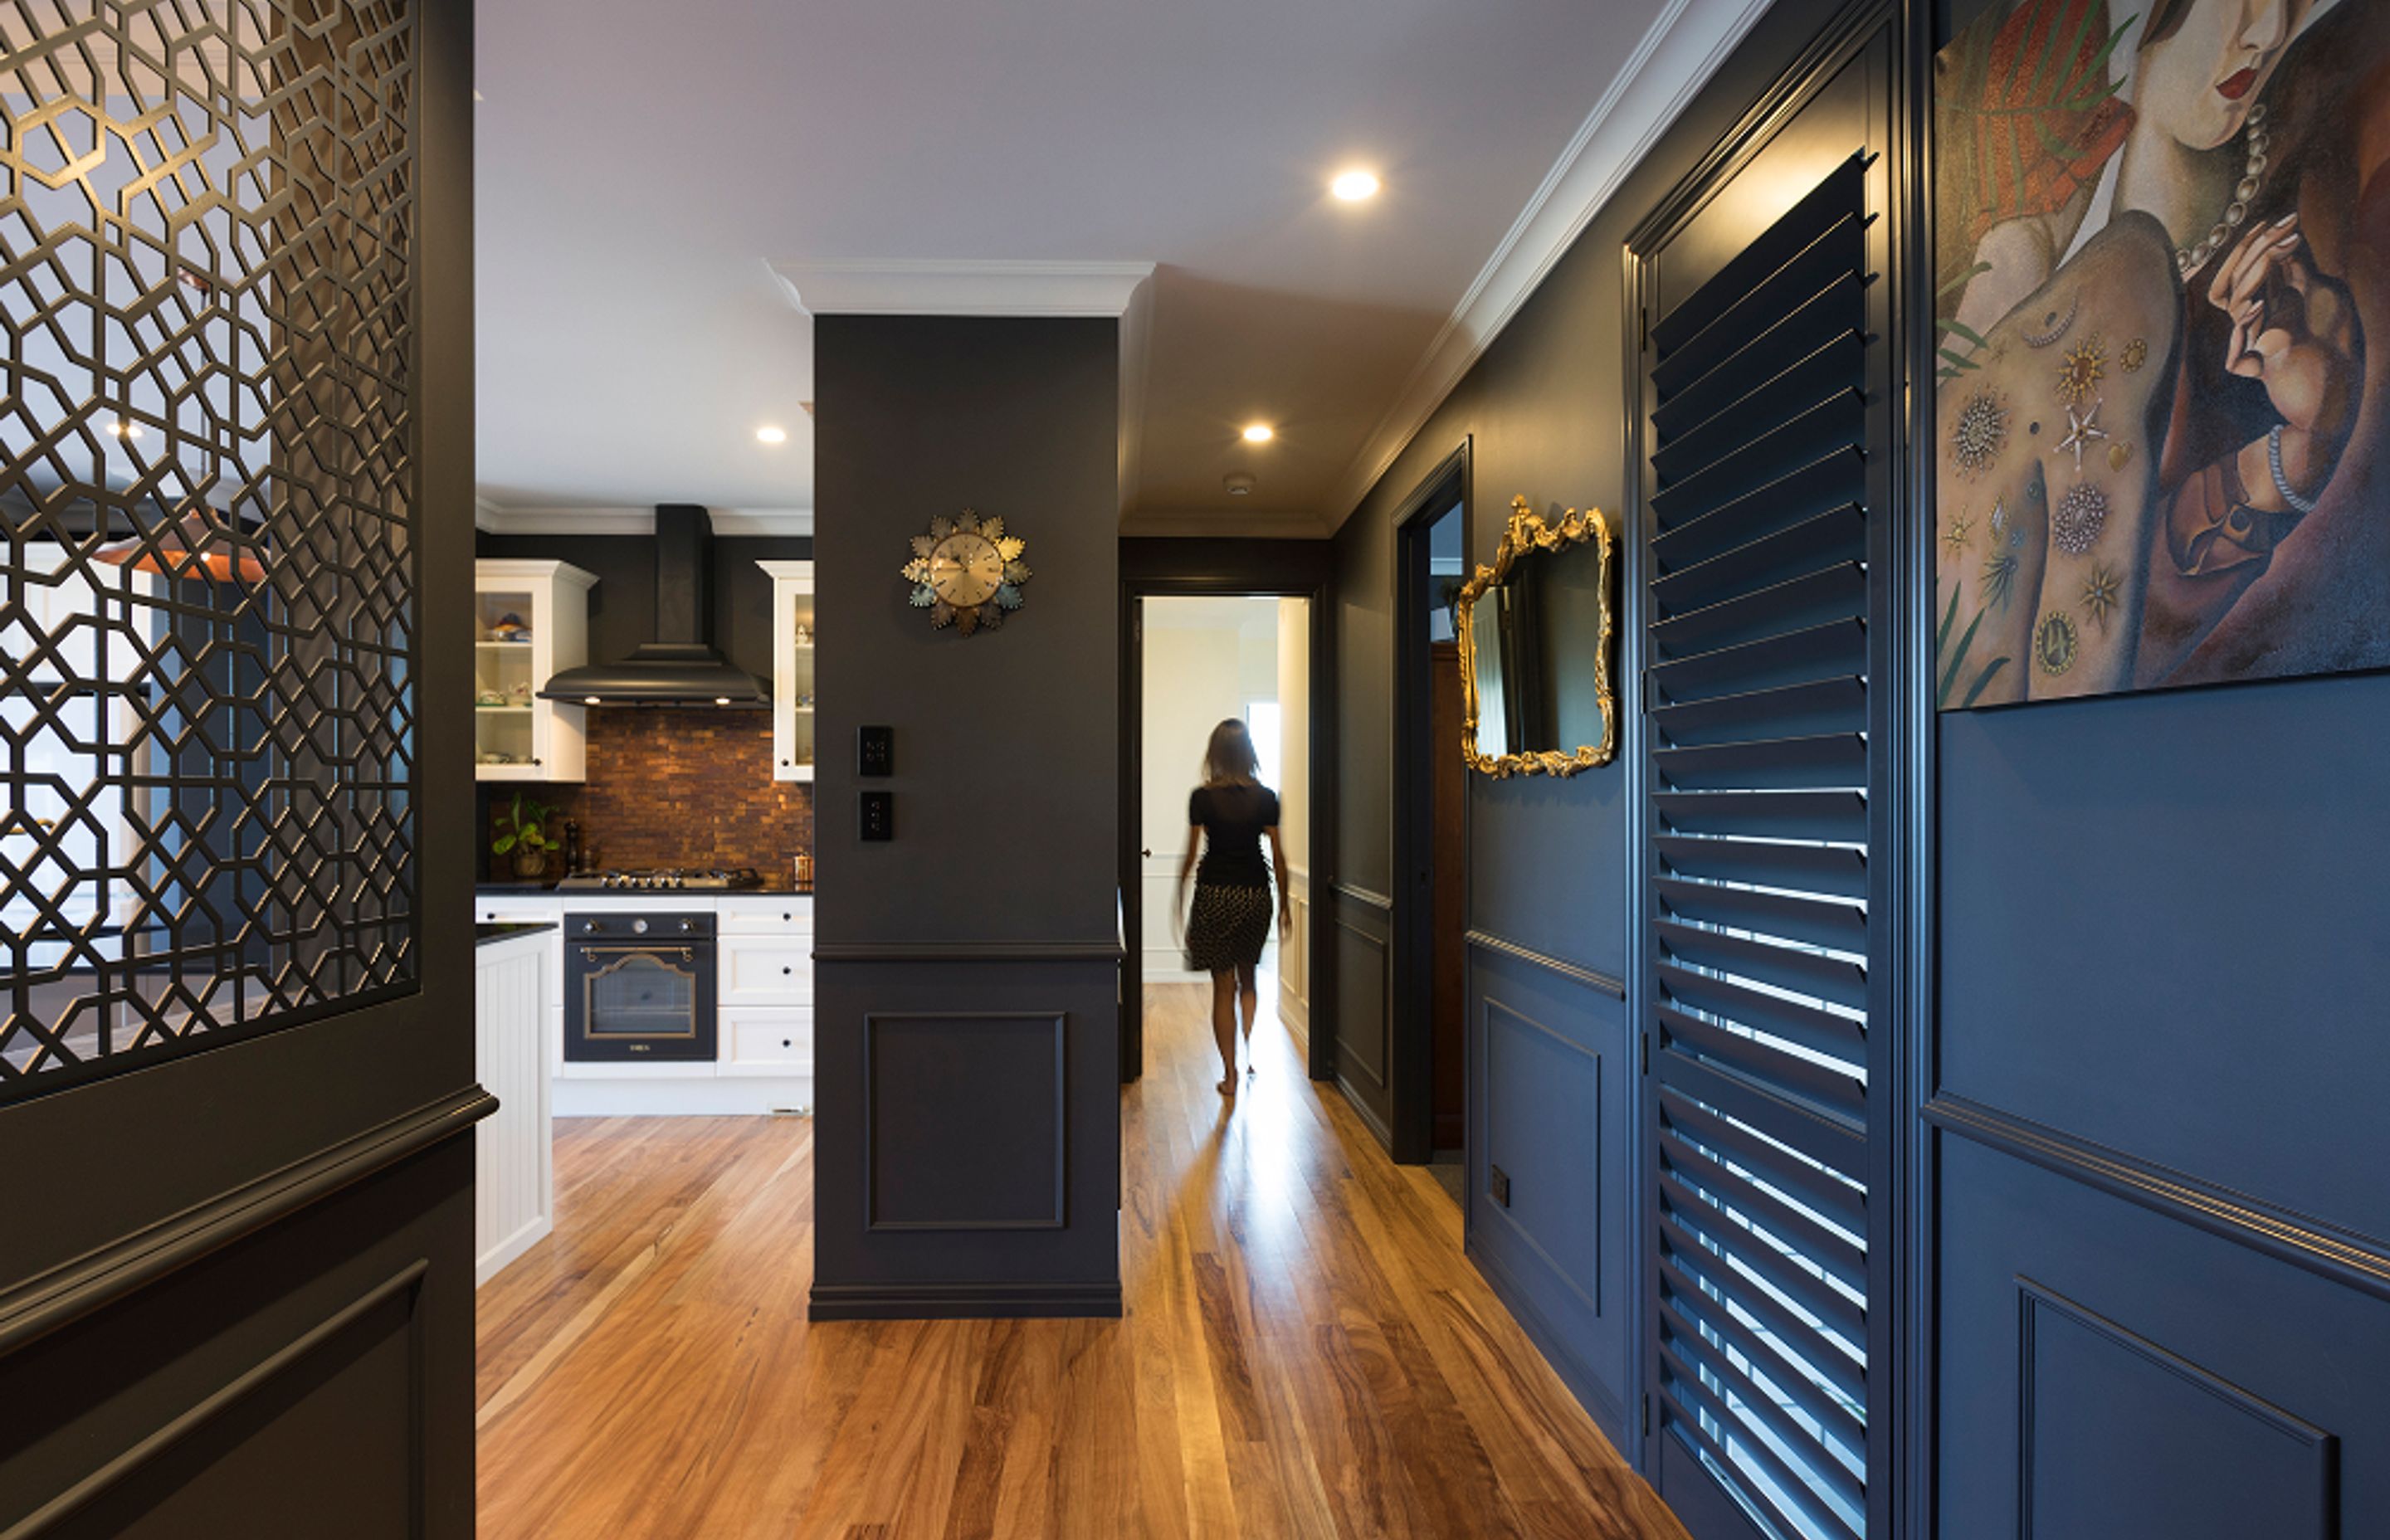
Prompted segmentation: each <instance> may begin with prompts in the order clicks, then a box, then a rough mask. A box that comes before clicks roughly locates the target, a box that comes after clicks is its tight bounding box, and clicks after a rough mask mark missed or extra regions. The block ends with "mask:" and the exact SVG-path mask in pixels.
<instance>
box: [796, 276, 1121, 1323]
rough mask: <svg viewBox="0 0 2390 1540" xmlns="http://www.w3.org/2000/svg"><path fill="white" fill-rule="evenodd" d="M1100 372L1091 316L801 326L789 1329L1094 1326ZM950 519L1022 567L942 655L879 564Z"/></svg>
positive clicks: (1112, 819)
mask: <svg viewBox="0 0 2390 1540" xmlns="http://www.w3.org/2000/svg"><path fill="white" fill-rule="evenodd" d="M1119 356H1120V343H1119V327H1118V323H1116V322H1115V321H1112V320H1109V319H1083V318H1071V319H1014V318H996V317H962V318H957V317H914V316H875V315H827V316H823V317H821V318H819V319H818V320H817V322H816V331H815V390H816V397H817V403H818V404H817V406H816V455H817V463H818V477H819V481H818V506H819V510H820V511H819V522H818V525H817V529H816V536H815V546H814V551H815V560H816V576H817V580H818V616H819V626H820V631H819V634H820V637H821V641H820V647H821V651H820V654H819V660H820V669H821V673H820V677H821V681H822V687H821V715H820V718H819V724H820V727H821V733H822V737H821V743H822V751H821V764H820V768H819V772H818V773H819V776H820V778H819V780H818V782H817V783H816V784H817V788H818V799H817V802H816V857H817V860H818V863H819V864H818V867H817V877H818V889H817V892H818V894H819V898H818V905H817V908H818V915H819V920H818V930H817V932H816V934H817V938H818V948H819V951H818V956H817V957H816V1023H815V1029H816V1064H817V1070H818V1106H817V1117H816V1139H817V1141H818V1142H817V1154H816V1178H815V1180H816V1211H817V1214H818V1225H819V1227H818V1231H817V1236H816V1250H815V1259H816V1277H815V1284H814V1294H813V1315H814V1316H815V1318H816V1319H834V1318H848V1317H885V1316H931V1315H1117V1314H1118V1313H1119V1311H1120V1308H1121V1286H1120V1233H1119V1172H1120V1117H1119V1081H1120V1070H1119V967H1120V953H1119V931H1118V925H1117V907H1116V905H1117V902H1118V894H1117V892H1116V889H1117V886H1118V872H1119V858H1118V857H1119V852H1118V797H1119V787H1118V780H1117V776H1118V763H1117V751H1118V745H1117V738H1118V733H1119V677H1118V674H1119V669H1118V645H1117V637H1116V635H1115V629H1116V626H1117V622H1118V614H1119V610H1118V604H1119V589H1118V582H1119V575H1118V574H1119V523H1120V517H1119V515H1120V501H1119V494H1118V483H1117V453H1118V451H1117V444H1118V406H1117V402H1118V398H1119V373H1120V366H1119ZM966 507H970V508H975V509H977V510H978V512H979V513H980V514H981V515H982V516H983V517H991V516H992V517H997V518H1001V519H1003V520H1005V523H1006V525H1007V530H1008V533H1010V534H1012V535H1016V536H1018V537H1020V538H1022V539H1023V540H1025V541H1026V542H1027V543H1028V548H1027V550H1026V551H1025V553H1024V554H1023V557H1022V559H1023V560H1025V561H1026V562H1027V563H1028V565H1029V567H1030V570H1031V572H1032V574H1033V575H1032V577H1031V579H1030V581H1029V582H1028V584H1027V585H1026V588H1025V596H1026V602H1025V605H1024V607H1023V608H1022V610H1019V611H1018V612H1017V613H1015V614H1014V615H1012V616H1011V617H1010V618H1009V621H1008V622H1007V623H1006V624H1005V626H1004V627H1003V629H1001V630H1000V631H996V632H993V633H989V632H982V633H980V634H978V635H970V636H962V635H957V634H956V633H955V632H954V631H953V630H951V629H949V630H945V631H932V628H931V625H930V620H929V616H928V614H927V613H926V612H925V611H923V610H917V609H914V608H912V607H911V606H910V604H909V603H908V602H907V596H908V593H909V585H908V584H906V583H905V582H904V581H903V580H902V579H901V578H900V576H899V575H898V571H899V569H900V568H901V567H902V566H903V565H904V564H905V562H906V560H907V559H909V558H910V557H911V555H912V551H911V548H910V546H909V544H908V542H909V541H910V539H911V537H913V536H914V535H917V534H919V533H923V532H924V530H925V529H926V528H927V526H928V524H929V521H930V520H931V519H932V517H935V516H938V515H944V516H945V517H948V518H953V517H955V516H956V515H957V514H959V513H960V512H961V511H962V510H963V509H964V508H966ZM867 724H868V725H886V726H888V727H891V728H893V731H894V741H895V773H894V774H893V776H888V777H885V778H880V779H873V780H869V781H866V780H863V779H861V778H860V777H858V776H857V774H856V764H855V752H854V743H855V735H856V730H857V728H858V727H861V726H863V725H867ZM867 789H869V790H884V791H888V792H891V793H893V797H894V806H895V817H894V838H893V840H891V841H886V842H867V841H864V840H862V839H861V838H860V834H859V815H858V802H859V799H860V795H861V793H862V792H863V791H865V790H867Z"/></svg>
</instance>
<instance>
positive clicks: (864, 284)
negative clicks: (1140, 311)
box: [765, 257, 1153, 316]
mask: <svg viewBox="0 0 2390 1540" xmlns="http://www.w3.org/2000/svg"><path fill="white" fill-rule="evenodd" d="M765 266H767V267H769V268H770V269H771V271H772V276H773V277H775V278H776V279H777V280H778V281H779V284H780V288H781V289H783V290H784V291H786V293H787V294H788V296H789V301H790V303H792V304H794V305H795V306H796V307H797V308H798V309H799V310H802V311H803V312H804V313H805V314H808V315H1091V316H1102V315H1109V316H1118V315H1120V314H1124V312H1126V311H1127V309H1128V307H1129V304H1130V302H1132V301H1134V300H1135V299H1136V298H1137V290H1138V289H1141V288H1143V287H1144V285H1145V284H1146V282H1147V280H1149V279H1150V278H1151V277H1152V276H1153V263H1150V262H947V261H938V260H922V259H907V258H893V257H891V258H877V259H871V260H867V261H860V262H808V261H803V260H801V259H797V258H782V259H779V260H777V261H769V262H766V263H765Z"/></svg>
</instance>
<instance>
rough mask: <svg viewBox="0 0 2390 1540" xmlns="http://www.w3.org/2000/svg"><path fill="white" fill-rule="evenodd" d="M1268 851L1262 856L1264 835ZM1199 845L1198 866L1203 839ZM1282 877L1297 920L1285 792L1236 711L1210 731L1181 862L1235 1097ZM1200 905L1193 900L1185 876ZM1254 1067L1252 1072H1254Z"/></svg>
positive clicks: (1194, 947) (1198, 964)
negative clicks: (1283, 832)
mask: <svg viewBox="0 0 2390 1540" xmlns="http://www.w3.org/2000/svg"><path fill="white" fill-rule="evenodd" d="M1264 835H1267V836H1269V845H1270V853H1269V857H1268V859H1267V861H1266V862H1265V860H1264V859H1263V856H1262V836H1264ZM1199 839H1200V841H1201V851H1202V856H1203V861H1202V866H1201V868H1200V869H1199V868H1198V867H1197V866H1196V862H1195V856H1196V851H1197V847H1198V841H1199ZM1273 872H1275V873H1276V874H1277V877H1278V927H1279V934H1280V935H1284V934H1285V933H1286V932H1287V931H1288V930H1290V929H1291V927H1292V925H1293V920H1294V916H1293V911H1292V909H1291V907H1290V906H1289V904H1288V902H1287V895H1286V846H1285V845H1283V844H1281V843H1279V837H1278V793H1277V792H1275V791H1273V790H1271V789H1269V788H1268V787H1266V786H1264V785H1263V784H1262V783H1261V762H1260V760H1259V759H1258V758H1256V757H1255V756H1254V753H1253V735H1252V734H1251V733H1249V732H1247V731H1246V730H1245V725H1244V724H1243V723H1241V722H1240V721H1238V720H1237V719H1236V718H1235V717H1233V716H1232V717H1230V718H1228V720H1227V721H1226V722H1223V723H1221V724H1220V725H1218V726H1216V727H1214V728H1213V729H1212V742H1211V746H1210V747H1209V748H1207V749H1205V750H1204V751H1203V784H1202V785H1201V786H1199V787H1197V788H1196V789H1195V790H1194V794H1193V795H1191V796H1189V798H1188V799H1187V854H1186V857H1185V858H1184V859H1183V860H1181V861H1180V862H1179V863H1178V905H1179V909H1180V912H1181V913H1183V914H1185V915H1186V917H1187V963H1188V966H1189V967H1190V968H1194V969H1200V970H1201V971H1203V972H1205V973H1209V974H1210V975H1212V1032H1213V1034H1214V1036H1215V1037H1217V1038H1218V1039H1219V1044H1220V1066H1221V1071H1222V1073H1221V1077H1220V1094H1221V1095H1222V1096H1227V1097H1232V1096H1235V1095H1236V1094H1237V1012H1238V1007H1240V1006H1241V1007H1243V1011H1244V1020H1245V1058H1246V1059H1247V1061H1248V1064H1250V1061H1251V1060H1252V1058H1253V1017H1254V1015H1255V1014H1256V1013H1257V1012H1258V1011H1259V1010H1260V1009H1261V988H1260V985H1259V983H1258V982H1257V981H1256V980H1255V978H1254V973H1255V971H1256V970H1257V969H1259V968H1260V967H1261V961H1262V948H1263V947H1264V946H1266V945H1267V944H1268V943H1269V928H1270V877H1271V874H1272V873H1273ZM1190 875H1191V876H1193V877H1194V879H1195V902H1194V905H1193V906H1192V907H1191V908H1190V907H1189V905H1188V903H1187V879H1188V878H1189V876H1190ZM1246 1073H1248V1074H1250V1073H1252V1070H1251V1069H1250V1068H1248V1069H1247V1071H1246Z"/></svg>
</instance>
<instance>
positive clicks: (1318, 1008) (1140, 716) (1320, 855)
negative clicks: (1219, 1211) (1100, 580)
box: [1120, 542, 1336, 1083]
mask: <svg viewBox="0 0 2390 1540" xmlns="http://www.w3.org/2000/svg"><path fill="white" fill-rule="evenodd" d="M1256 544H1266V542H1256ZM1332 586H1333V585H1332V584H1331V582H1330V579H1329V578H1327V577H1326V576H1324V575H1323V576H1321V577H1319V578H1317V579H1316V580H1312V579H1292V580H1283V581H1279V582H1276V583H1273V582H1271V581H1269V580H1267V579H1266V578H1258V577H1254V576H1250V575H1241V574H1239V573H1236V572H1228V571H1220V572H1210V573H1191V574H1176V575H1170V576H1136V577H1124V578H1122V579H1121V596H1120V606H1121V618H1120V639H1121V669H1120V679H1121V684H1120V688H1121V709H1120V720H1121V735H1120V739H1121V741H1120V765H1121V770H1120V774H1121V781H1120V784H1121V794H1120V820H1121V822H1120V908H1121V1079H1122V1081H1123V1082H1124V1083H1125V1082H1127V1081H1132V1080H1135V1079H1137V1077H1138V1076H1139V1075H1141V1074H1143V1073H1144V1072H1145V943H1144V935H1145V868H1144V863H1143V860H1142V858H1141V856H1140V852H1141V851H1142V850H1143V849H1144V848H1145V847H1144V846H1143V844H1142V843H1141V841H1142V840H1143V838H1144V830H1143V824H1144V818H1145V796H1144V777H1145V631H1144V627H1143V625H1142V624H1141V623H1140V622H1141V619H1142V615H1143V610H1141V608H1140V606H1141V605H1142V603H1143V601H1145V600H1146V599H1149V598H1169V597H1177V598H1241V597H1277V598H1299V599H1308V600H1309V601H1310V602H1311V778H1310V787H1309V796H1310V813H1311V819H1310V824H1311V841H1310V845H1311V848H1310V849H1309V850H1306V851H1302V852H1298V853H1295V854H1294V857H1292V858H1299V859H1301V860H1303V861H1304V863H1305V865H1306V867H1307V869H1308V870H1309V872H1310V881H1311V892H1312V902H1311V922H1310V927H1309V930H1307V932H1306V933H1305V934H1304V958H1305V961H1306V963H1307V964H1308V965H1309V966H1310V969H1311V993H1310V1002H1309V1007H1308V1009H1309V1025H1308V1026H1307V1027H1305V1029H1304V1037H1305V1039H1306V1041H1307V1042H1308V1043H1309V1045H1310V1052H1309V1056H1308V1059H1309V1062H1308V1065H1307V1071H1308V1073H1309V1074H1310V1076H1311V1078H1312V1079H1314V1080H1328V1079H1331V1078H1333V1076H1334V1075H1335V1073H1336V1032H1335V1023H1336V1008H1335V1006H1336V1002H1335V993H1336V980H1335V970H1334V969H1321V968H1320V967H1319V966H1318V959H1319V958H1320V957H1321V956H1323V955H1324V952H1323V942H1324V939H1325V935H1324V933H1325V931H1326V930H1327V928H1328V926H1329V924H1330V920H1329V918H1328V911H1329V909H1330V905H1327V904H1324V903H1322V902H1321V899H1322V896H1323V894H1324V893H1325V892H1326V890H1328V889H1329V888H1330V887H1331V886H1332V885H1333V884H1332V880H1331V879H1330V872H1331V871H1332V870H1333V866H1334V851H1335V846H1334V821H1333V820H1332V819H1331V818H1330V817H1329V816H1328V815H1327V814H1328V810H1329V809H1330V808H1332V807H1333V806H1334V805H1335V804H1334V802H1333V799H1334V797H1335V794H1336V627H1335V619H1336V610H1335V605H1334V603H1333V598H1334V595H1333V592H1332ZM1323 1022H1324V1023H1326V1025H1327V1030H1326V1031H1324V1032H1323V1031H1321V1030H1320V1029H1321V1024H1322V1023H1323Z"/></svg>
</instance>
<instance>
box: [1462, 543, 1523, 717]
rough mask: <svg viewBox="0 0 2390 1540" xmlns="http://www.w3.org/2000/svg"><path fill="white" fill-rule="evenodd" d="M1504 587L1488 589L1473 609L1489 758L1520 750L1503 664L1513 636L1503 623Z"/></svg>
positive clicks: (1473, 651) (1473, 658)
mask: <svg viewBox="0 0 2390 1540" xmlns="http://www.w3.org/2000/svg"><path fill="white" fill-rule="evenodd" d="M1502 610H1503V603H1502V590H1501V588H1500V587H1499V586H1498V585H1497V586H1496V587H1493V588H1489V589H1487V590H1486V591H1485V592H1484V594H1482V595H1480V596H1479V597H1478V599H1477V605H1476V608H1475V609H1473V610H1471V611H1470V612H1469V641H1470V666H1471V669H1472V670H1473V671H1474V674H1475V678H1476V685H1477V751H1478V752H1479V753H1481V754H1484V755H1485V756H1486V757H1487V758H1489V759H1499V758H1501V757H1502V756H1503V755H1504V754H1510V753H1515V752H1517V751H1518V747H1519V746H1518V743H1517V742H1516V741H1515V740H1514V739H1513V738H1512V736H1511V731H1510V704H1509V701H1510V698H1509V695H1508V693H1507V687H1506V684H1505V671H1504V669H1503V667H1502V659H1503V654H1504V653H1506V652H1508V651H1509V650H1510V638H1509V637H1508V635H1506V634H1505V633H1506V628H1505V627H1504V625H1503V623H1502Z"/></svg>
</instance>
